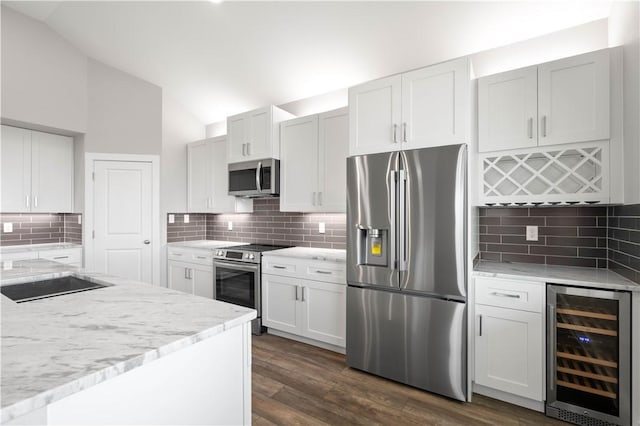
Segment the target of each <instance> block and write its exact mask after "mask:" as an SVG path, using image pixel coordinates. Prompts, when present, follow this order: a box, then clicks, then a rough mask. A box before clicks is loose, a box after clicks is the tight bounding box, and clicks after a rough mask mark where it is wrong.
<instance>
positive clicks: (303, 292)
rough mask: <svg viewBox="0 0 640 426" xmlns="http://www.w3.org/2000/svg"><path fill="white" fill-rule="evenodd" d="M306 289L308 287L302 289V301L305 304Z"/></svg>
mask: <svg viewBox="0 0 640 426" xmlns="http://www.w3.org/2000/svg"><path fill="white" fill-rule="evenodd" d="M305 289H306V287H302V301H303V302H304V290H305Z"/></svg>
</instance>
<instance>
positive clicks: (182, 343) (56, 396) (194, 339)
mask: <svg viewBox="0 0 640 426" xmlns="http://www.w3.org/2000/svg"><path fill="white" fill-rule="evenodd" d="M256 316H257V313H256V312H255V311H253V312H249V313H247V314H244V315H241V316H239V317H237V318H234V319H231V320H228V321H226V322H224V323H222V324H218V325H216V326H214V327H211V328H209V329H206V330H203V331H201V332H199V333H196V334H194V335H191V336H187V337H184V338H182V339H180V340H176V341H174V342H171V343H169V344H167V345H164V346H161V347H159V348H157V349H154V350H151V351H148V352H146V353H143V354H140V355H138V356H136V357H133V358H130V359H127V360H125V361H121V362H119V363H117V364H114V365H111V366H109V367H106V368H103V369H102V370H98V371H94V372H92V373H89V374H88V375H86V376H84V377H81V378H79V379H75V380H72V381H70V382H68V383H65V384H63V385H60V386H58V387H55V388H53V389H49V390H47V391H45V392H41V393H39V394H37V395H34V396H33V397H31V398H27V399H24V400H22V401H19V402H16V403H14V404H12V405H9V406H6V407H2V409H1V410H0V411H1V413H2V414H1V415H0V422H1V423H5V422H8V421H11V420H13V419H15V418H18V417H21V416H23V415H25V414H28V413H30V412H31V411H34V410H37V409H39V408H43V407H46V406H47V405H49V404H51V403H53V402H56V401H59V400H61V399H63V398H65V397H67V396H69V395H73V394H75V393H78V392H81V391H83V390H85V389H88V388H90V387H92V386H95V385H97V384H100V383H102V382H104V381H106V380H109V379H112V378H114V377H117V376H119V375H121V374H124V373H126V372H128V371H131V370H133V369H135V368H137V367H140V366H143V365H145V364H147V363H149V362H152V361H155V360H157V359H160V358H162V357H165V356H167V355H170V354H172V353H174V352H176V351H178V350H180V349H183V348H185V347H188V346H191V345H194V344H196V343H198V342H201V341H203V340H206V339H208V338H210V337H213V336H216V335H218V334H221V333H223V332H225V331H227V330H230V329H232V328H235V327H238V326H240V325H242V324H245V323H248V322H249V321H251V320H252V319H254V318H256Z"/></svg>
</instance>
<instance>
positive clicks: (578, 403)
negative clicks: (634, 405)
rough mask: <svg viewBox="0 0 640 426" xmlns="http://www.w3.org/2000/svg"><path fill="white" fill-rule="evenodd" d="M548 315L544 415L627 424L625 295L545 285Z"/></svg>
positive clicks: (627, 303) (627, 302)
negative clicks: (545, 408)
mask: <svg viewBox="0 0 640 426" xmlns="http://www.w3.org/2000/svg"><path fill="white" fill-rule="evenodd" d="M547 314H548V321H547V330H548V333H547V336H548V344H547V371H548V373H549V374H548V377H547V414H550V415H554V414H558V413H560V415H562V416H565V417H566V416H569V418H563V417H561V418H563V420H569V421H575V422H577V423H584V422H586V420H583V419H582V418H583V417H584V418H592V419H598V420H601V421H603V422H615V423H619V422H620V423H621V424H626V423H627V422H628V421H629V419H630V414H631V413H630V411H631V410H630V390H631V388H630V380H629V378H630V363H629V361H630V351H631V346H630V337H631V336H630V331H629V328H630V326H629V321H630V314H631V312H630V295H629V293H625V292H613V291H603V290H590V289H584V288H576V287H566V286H555V285H549V286H548V287H547ZM549 408H552V409H551V410H549ZM554 409H555V410H554ZM576 414H577V415H579V416H580V417H579V418H574V417H571V416H572V415H576ZM554 417H555V415H554Z"/></svg>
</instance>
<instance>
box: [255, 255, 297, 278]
mask: <svg viewBox="0 0 640 426" xmlns="http://www.w3.org/2000/svg"><path fill="white" fill-rule="evenodd" d="M300 270H301V265H300V263H299V261H298V260H297V259H288V258H286V257H263V258H262V273H263V274H273V275H280V276H286V277H299V276H300V275H301V273H300Z"/></svg>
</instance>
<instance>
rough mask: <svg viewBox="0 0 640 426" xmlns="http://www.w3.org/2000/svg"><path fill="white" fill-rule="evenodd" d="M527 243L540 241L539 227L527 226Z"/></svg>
mask: <svg viewBox="0 0 640 426" xmlns="http://www.w3.org/2000/svg"><path fill="white" fill-rule="evenodd" d="M527 241H538V227H537V226H527Z"/></svg>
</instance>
